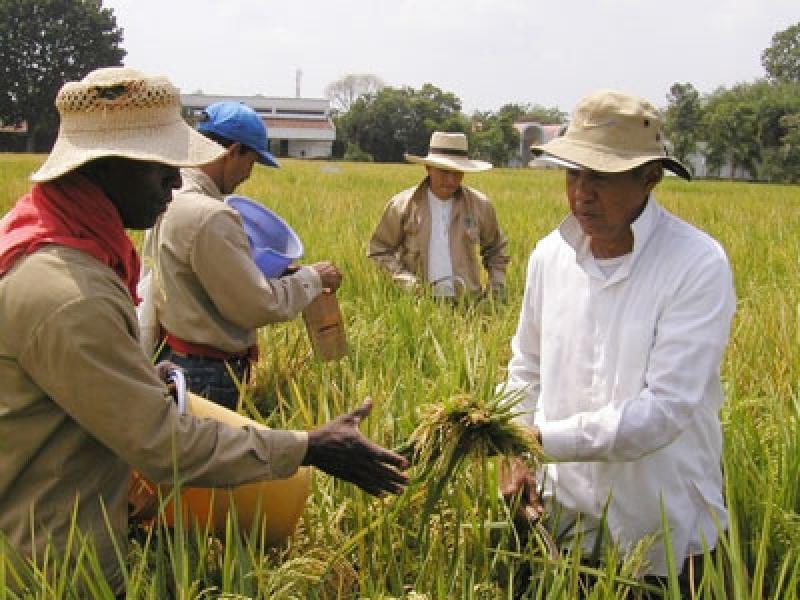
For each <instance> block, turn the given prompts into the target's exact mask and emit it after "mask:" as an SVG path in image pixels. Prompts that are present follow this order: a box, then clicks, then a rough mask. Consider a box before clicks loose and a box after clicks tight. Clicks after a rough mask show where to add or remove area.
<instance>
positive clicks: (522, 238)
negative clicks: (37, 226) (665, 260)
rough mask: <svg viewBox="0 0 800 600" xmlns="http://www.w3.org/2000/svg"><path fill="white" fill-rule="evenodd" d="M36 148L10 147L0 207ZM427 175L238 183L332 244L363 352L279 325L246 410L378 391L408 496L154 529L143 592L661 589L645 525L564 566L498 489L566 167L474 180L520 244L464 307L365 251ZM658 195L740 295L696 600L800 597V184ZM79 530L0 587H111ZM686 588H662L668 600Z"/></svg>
mask: <svg viewBox="0 0 800 600" xmlns="http://www.w3.org/2000/svg"><path fill="white" fill-rule="evenodd" d="M42 160H43V156H32V155H2V156H0V165H1V168H0V173H2V175H0V212H5V211H6V210H7V209H8V208H9V207H10V206H11V204H12V203H13V202H14V200H15V199H16V198H17V197H18V196H19V195H21V194H22V193H24V192H25V191H26V190H27V188H28V185H29V182H28V181H27V176H28V174H29V173H30V172H32V171H33V170H34V169H35V168H36V166H37V165H38V164H39V163H40V162H41V161H42ZM422 174H423V172H422V170H421V169H420V168H419V167H418V166H413V165H376V164H354V163H325V162H316V161H292V160H286V161H282V168H281V169H269V170H267V169H258V168H257V169H255V170H254V173H253V177H252V178H251V179H250V180H249V181H248V182H247V183H246V184H245V185H244V186H243V187H242V188H241V189H240V190H239V192H241V193H242V194H243V195H246V196H249V197H251V198H254V199H256V200H259V201H261V202H263V203H264V204H265V205H267V206H269V207H270V208H271V209H273V210H275V211H276V212H277V213H278V214H280V215H281V216H282V217H283V218H284V219H286V220H287V221H288V222H289V223H290V224H291V225H292V227H293V228H294V229H295V230H296V231H297V232H298V234H299V235H300V237H301V239H302V240H303V242H304V246H305V248H306V256H305V257H304V259H303V262H313V261H316V260H323V259H328V260H331V261H332V262H334V263H335V264H337V265H338V266H339V267H340V268H341V269H342V270H343V272H344V281H343V284H342V288H341V289H340V291H339V292H338V298H339V301H340V306H341V309H342V313H343V316H344V319H345V324H346V329H347V337H348V343H349V347H350V349H349V354H348V356H347V357H346V358H344V359H342V360H340V361H338V362H333V363H321V362H319V361H317V360H315V359H314V358H313V355H312V352H311V348H310V345H309V343H308V339H307V335H306V332H305V329H304V327H303V324H302V322H301V321H299V320H297V321H293V322H290V323H284V324H279V325H275V326H270V327H265V328H264V329H262V330H261V332H260V335H259V341H260V345H261V348H262V353H261V359H260V362H259V364H258V365H257V366H256V369H255V371H256V379H255V382H254V384H253V385H252V386H250V387H248V388H246V389H244V390H243V397H242V403H241V406H242V410H243V411H244V412H246V413H247V414H248V415H249V416H251V417H253V418H256V419H257V420H259V421H263V422H265V423H266V424H268V425H270V426H272V427H291V428H310V427H314V426H316V425H318V424H320V423H323V422H325V421H327V420H328V419H330V418H332V417H333V416H335V415H337V414H340V413H341V412H344V411H346V410H350V409H352V408H353V407H354V406H355V405H357V404H358V403H359V402H360V401H361V400H363V399H364V398H365V397H366V396H370V397H372V398H373V400H374V409H373V413H372V414H371V415H370V417H369V418H368V419H366V420H365V422H364V423H363V425H362V428H363V430H364V432H365V433H366V434H367V435H369V436H370V437H372V438H373V439H375V440H376V441H377V442H379V443H381V444H383V445H384V446H387V447H400V446H403V445H405V447H406V449H408V450H409V451H411V452H415V453H416V455H415V456H414V465H413V466H412V468H411V470H410V475H411V476H412V480H413V481H412V484H411V485H410V486H409V488H408V490H407V491H406V493H405V494H404V495H402V496H400V497H397V498H387V499H375V498H371V497H369V496H366V495H365V494H363V493H361V492H360V491H358V490H356V489H354V488H353V487H352V486H350V485H347V484H344V483H341V482H338V481H333V480H331V479H330V478H328V477H325V476H324V475H321V474H316V475H315V476H314V477H313V481H312V490H311V496H310V498H309V501H308V503H307V506H306V510H305V513H304V515H303V517H302V519H301V522H300V525H299V527H298V529H297V531H296V532H295V534H294V535H293V536H292V537H291V539H290V540H289V541H288V542H287V544H286V545H285V546H283V547H280V548H266V547H265V546H264V545H263V544H262V543H260V541H259V536H258V533H257V532H251V531H248V532H241V531H238V526H237V523H236V520H235V519H234V518H232V516H231V518H230V522H229V530H228V531H227V532H226V534H225V535H224V536H220V537H215V536H210V535H208V532H205V531H203V530H202V528H196V527H186V528H182V529H180V530H178V529H175V530H173V531H170V532H168V531H165V530H163V529H160V528H155V529H152V530H150V531H149V532H147V533H145V534H142V533H141V532H139V533H138V534H137V536H135V538H134V542H133V544H132V546H131V550H130V552H129V553H128V555H127V556H120V557H119V561H120V564H121V568H124V571H125V573H126V574H127V582H128V597H129V598H132V599H134V598H147V599H150V598H187V599H188V598H387V599H388V598H417V599H421V598H430V599H434V598H436V599H438V598H511V597H513V596H514V594H515V593H518V594H519V595H520V597H526V598H575V597H577V595H578V594H579V593H583V594H584V596H585V597H587V598H595V599H606V598H608V599H610V598H625V597H631V595H634V596H635V594H637V593H640V592H642V591H643V590H644V589H645V588H644V587H643V586H642V584H641V582H639V581H638V579H637V574H638V573H641V572H642V568H643V564H642V562H643V560H644V559H643V556H644V550H645V548H646V545H647V541H646V540H645V541H644V542H643V543H642V544H641V546H640V547H637V548H633V549H631V551H629V552H628V553H625V552H622V551H621V550H620V549H618V548H615V547H614V546H613V545H608V546H606V547H604V548H603V549H602V550H601V551H600V556H601V557H604V558H605V560H604V561H602V562H601V563H600V564H599V565H598V566H596V567H594V566H593V567H589V566H587V564H586V562H587V561H586V560H585V558H586V556H585V555H584V554H583V550H582V546H581V540H580V539H579V538H578V537H576V538H574V539H569V538H559V539H558V542H559V545H560V555H559V558H558V559H557V560H551V559H550V557H548V555H547V552H546V551H545V550H544V549H542V547H541V544H540V540H539V539H538V538H537V537H536V536H533V539H531V540H525V541H524V543H523V540H522V539H521V538H520V536H519V532H518V531H516V530H515V528H514V527H513V525H512V514H511V509H510V507H508V506H507V505H506V504H505V502H504V501H503V499H502V498H501V497H500V494H499V493H498V476H499V475H498V470H499V469H498V463H499V462H500V458H499V456H498V457H495V456H494V455H495V454H496V455H504V454H516V453H518V452H519V451H521V450H523V449H527V451H529V452H531V454H532V455H533V456H537V454H536V448H535V447H530V446H529V445H526V444H527V443H528V441H529V440H527V439H526V438H525V435H524V434H520V436H519V437H517V436H516V433H519V432H518V431H517V430H516V429H515V428H514V427H513V420H512V419H511V416H512V415H513V413H514V412H515V410H517V409H516V408H515V406H514V405H513V400H514V399H513V398H508V397H505V398H504V397H502V396H499V395H497V394H495V391H494V390H495V386H496V385H497V384H498V383H502V382H503V380H504V379H505V372H504V369H505V366H506V364H507V362H508V358H509V355H510V345H509V341H510V338H511V336H512V335H513V332H514V329H515V327H516V323H517V318H518V315H519V304H520V301H521V297H522V289H523V284H524V275H525V264H526V259H527V256H528V254H529V253H530V251H531V250H532V248H533V246H534V244H535V242H536V241H537V240H538V239H539V238H541V237H542V236H544V235H545V234H546V233H547V232H549V231H550V230H552V229H553V228H554V227H555V226H557V224H558V223H559V221H560V220H561V218H563V216H564V214H565V213H566V203H565V200H564V191H563V189H564V181H563V175H562V174H561V173H559V172H551V171H544V172H543V171H534V170H527V169H516V170H514V169H495V170H493V171H491V172H488V173H480V174H474V175H472V174H470V175H469V176H468V177H467V178H466V180H465V183H466V184H467V185H474V186H475V187H477V188H478V189H480V190H482V191H484V192H486V193H487V195H488V196H489V197H490V198H491V199H492V201H493V202H494V204H495V206H496V208H497V213H498V219H499V221H500V223H501V226H502V227H503V228H504V230H505V231H506V233H507V235H508V237H509V239H510V253H511V257H512V261H511V264H510V265H509V270H508V280H507V288H508V299H507V301H506V302H505V303H497V304H494V305H466V304H465V305H458V306H449V305H443V304H441V303H439V302H437V301H436V300H435V299H433V298H430V297H426V296H421V297H412V296H409V295H407V294H405V293H403V292H401V291H400V290H398V289H396V288H395V287H394V286H393V285H392V284H391V283H390V282H389V281H388V279H387V278H386V277H384V276H383V275H382V274H381V273H379V272H377V271H376V269H375V267H374V266H373V265H372V264H371V263H370V262H369V261H368V260H367V259H366V258H365V250H366V244H367V240H368V238H369V235H370V233H371V231H372V228H373V227H374V225H375V224H376V223H377V220H378V218H379V216H380V214H381V211H382V209H383V206H384V204H385V202H386V201H387V200H388V198H389V197H390V196H391V195H392V194H394V193H395V192H397V191H398V190H400V189H403V188H404V187H408V186H410V185H413V184H414V183H416V182H417V181H419V180H420V179H421V177H422ZM656 195H657V197H658V200H659V202H661V203H662V204H664V205H665V206H666V207H667V208H668V209H669V210H672V211H673V212H675V213H676V214H677V215H678V216H680V217H682V218H684V219H686V220H687V221H690V222H691V223H693V224H695V225H697V226H699V227H701V228H702V229H705V230H707V231H708V232H709V233H711V234H712V235H714V236H715V237H716V238H717V239H718V240H719V241H720V242H721V243H722V245H723V246H724V248H725V249H726V251H727V253H728V255H729V257H730V260H731V264H732V267H733V270H734V278H735V283H736V290H737V294H738V307H737V314H736V317H735V319H734V324H733V330H732V333H731V340H730V343H729V346H728V350H727V352H726V355H725V360H724V364H723V371H722V375H723V380H724V384H725V389H726V403H725V405H724V406H723V410H722V423H723V433H724V440H725V444H724V457H723V461H724V474H725V498H726V503H727V506H728V508H729V513H730V514H729V524H728V527H727V529H725V530H724V531H722V532H721V535H720V540H719V543H718V549H717V552H716V554H715V556H714V558H713V560H712V559H711V557H710V556H709V558H708V564H707V565H705V569H704V573H705V575H704V578H703V580H702V581H701V582H698V583H697V586H696V590H695V597H697V598H709V599H711V598H713V599H719V600H722V599H724V598H775V599H778V598H781V599H783V598H789V599H791V598H797V591H798V588H799V584H800V517H798V514H800V458H798V457H800V420H799V419H800V414H799V413H798V411H799V409H800V401H799V400H800V383H799V382H800V344H798V339H800V282H798V277H797V272H798V263H799V262H800V235H798V231H800V187H798V186H779V185H753V184H744V183H735V182H718V181H713V182H712V181H697V182H692V183H685V182H682V181H677V180H675V179H674V178H667V179H666V180H665V181H664V182H663V183H662V184H661V185H660V186H659V187H658V189H657V192H656ZM132 236H133V237H134V239H135V240H137V241H139V240H140V235H139V234H138V233H136V232H132ZM515 432H516V433H515ZM551 533H553V532H551ZM72 539H73V540H74V543H73V545H72V549H71V551H70V552H69V554H68V555H66V554H62V555H56V554H55V553H54V552H52V551H50V552H47V553H45V554H44V555H42V556H38V557H36V559H35V560H34V561H32V562H27V563H26V562H25V561H21V560H19V559H15V558H14V552H13V550H12V549H9V548H7V547H6V546H2V547H1V548H2V549H0V600H5V599H15V600H16V598H48V599H50V598H86V597H90V598H94V597H96V598H107V597H112V596H110V595H109V594H110V591H109V590H108V589H107V587H104V586H106V584H105V582H104V581H102V576H101V575H100V574H99V570H98V569H97V564H99V562H98V560H97V557H96V556H95V555H94V551H93V547H92V544H91V540H90V539H88V538H85V537H83V536H81V535H80V532H77V531H76V532H74V535H73V538H72ZM20 582H25V583H26V585H27V587H28V591H27V592H21V591H19V583H20ZM587 582H591V583H587ZM12 584H16V587H15V585H12ZM87 590H89V591H88V592H87ZM676 592H677V590H676V588H675V585H674V583H668V584H667V589H666V590H665V593H666V596H667V597H670V598H671V597H674V594H675V593H676ZM87 594H88V595H87Z"/></svg>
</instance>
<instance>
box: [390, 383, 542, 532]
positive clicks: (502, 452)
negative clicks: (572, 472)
mask: <svg viewBox="0 0 800 600" xmlns="http://www.w3.org/2000/svg"><path fill="white" fill-rule="evenodd" d="M520 400H521V394H520V393H496V394H493V395H491V396H490V397H488V398H479V397H475V396H474V395H472V394H460V395H457V396H453V397H451V398H449V399H447V400H445V401H444V402H442V403H440V404H430V405H427V406H425V407H423V408H422V410H421V414H420V421H419V424H418V425H417V427H416V429H414V431H413V432H412V433H411V435H410V436H409V438H408V440H407V441H406V443H405V444H403V446H401V447H400V448H398V449H397V451H398V452H400V453H401V454H404V455H405V456H406V457H407V458H409V459H410V460H411V462H412V464H414V465H416V466H417V468H418V470H417V473H416V474H415V479H417V480H418V481H427V482H429V483H430V485H429V487H428V493H427V497H426V499H425V505H424V508H423V511H422V523H423V527H424V524H425V523H426V522H427V520H428V517H429V516H430V514H431V512H432V511H433V508H434V506H435V505H436V503H437V502H438V500H439V499H440V498H441V495H442V493H443V491H444V488H445V486H446V485H447V483H448V482H450V481H452V480H453V479H454V478H455V477H456V476H457V475H458V473H459V472H460V471H461V470H462V469H463V467H464V465H465V464H466V462H468V461H474V462H478V463H483V462H484V461H485V460H486V459H487V458H488V457H490V456H504V457H514V456H526V457H530V462H531V463H532V464H531V465H530V466H531V467H536V466H537V465H538V464H539V463H540V462H542V461H543V460H544V458H545V457H544V451H543V450H542V447H541V445H540V444H539V442H538V440H537V439H536V437H535V436H534V435H532V434H531V432H530V430H529V429H528V428H527V427H525V426H524V425H522V424H520V423H517V422H515V421H514V417H515V416H517V415H518V414H519V412H518V411H517V410H516V406H517V404H518V403H519V401H520Z"/></svg>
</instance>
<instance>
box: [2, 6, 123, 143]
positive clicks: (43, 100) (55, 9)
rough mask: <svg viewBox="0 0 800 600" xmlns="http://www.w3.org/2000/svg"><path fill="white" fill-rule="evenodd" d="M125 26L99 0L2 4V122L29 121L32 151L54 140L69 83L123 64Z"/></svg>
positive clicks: (29, 140)
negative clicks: (62, 91)
mask: <svg viewBox="0 0 800 600" xmlns="http://www.w3.org/2000/svg"><path fill="white" fill-rule="evenodd" d="M121 42H122V29H120V28H119V27H117V24H116V19H115V18H114V14H113V12H112V11H111V9H109V8H103V7H102V3H101V2H100V1H99V0H3V1H2V2H0V122H5V123H19V122H22V121H25V122H27V125H28V132H29V134H28V135H29V137H28V149H29V150H31V149H33V148H34V147H37V144H36V140H37V139H40V138H41V139H43V140H45V141H46V142H47V143H49V142H51V141H52V139H53V134H54V132H55V130H56V127H57V123H58V120H57V119H58V117H57V113H56V110H55V108H54V106H53V99H54V98H55V96H56V92H57V91H58V89H59V88H60V87H61V86H62V85H63V84H64V83H65V82H66V81H72V80H78V79H81V78H83V77H84V76H85V75H86V74H87V73H88V72H89V71H91V70H92V69H95V68H97V67H103V66H114V65H119V64H121V61H122V59H123V58H124V57H125V51H124V50H123V49H122V48H121V47H120V43H121Z"/></svg>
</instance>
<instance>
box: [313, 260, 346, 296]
mask: <svg viewBox="0 0 800 600" xmlns="http://www.w3.org/2000/svg"><path fill="white" fill-rule="evenodd" d="M310 266H311V268H312V269H314V270H315V271H316V272H317V274H318V275H319V278H320V279H321V280H322V287H323V288H324V289H326V290H328V291H330V292H335V291H336V290H338V289H339V286H340V285H341V284H342V272H341V271H340V270H339V269H338V268H337V267H336V265H334V264H333V263H330V262H328V261H322V262H318V263H314V264H313V265H310Z"/></svg>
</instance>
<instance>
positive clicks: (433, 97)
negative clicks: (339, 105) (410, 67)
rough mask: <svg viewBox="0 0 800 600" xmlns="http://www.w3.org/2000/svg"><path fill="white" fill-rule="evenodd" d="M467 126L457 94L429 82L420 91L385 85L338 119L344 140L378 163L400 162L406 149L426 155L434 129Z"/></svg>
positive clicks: (355, 104)
mask: <svg viewBox="0 0 800 600" xmlns="http://www.w3.org/2000/svg"><path fill="white" fill-rule="evenodd" d="M467 129H468V123H467V119H466V118H465V117H464V115H463V114H461V101H460V100H459V99H458V97H457V96H455V94H452V93H450V92H444V91H442V90H440V89H439V88H437V87H436V86H434V85H432V84H430V83H426V84H424V85H423V86H422V88H420V89H419V90H415V89H413V88H411V87H403V88H393V87H385V88H383V89H381V90H379V91H378V92H376V93H374V94H366V95H364V96H361V97H359V98H358V99H357V100H356V101H355V102H354V103H353V104H352V106H351V107H350V110H349V111H347V113H345V114H343V115H341V116H339V117H338V118H337V119H336V131H337V135H338V136H339V138H340V140H341V141H342V143H343V144H345V145H349V144H354V145H355V146H356V147H357V148H359V149H360V150H362V151H364V152H366V153H368V154H370V155H371V156H372V157H373V158H374V159H375V161H377V162H401V161H402V160H403V154H404V153H406V152H408V153H411V154H417V155H419V154H425V153H426V152H427V149H428V143H429V141H430V136H431V133H433V132H434V131H437V130H438V131H462V132H464V131H466V130H467ZM348 147H349V146H348Z"/></svg>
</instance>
